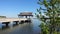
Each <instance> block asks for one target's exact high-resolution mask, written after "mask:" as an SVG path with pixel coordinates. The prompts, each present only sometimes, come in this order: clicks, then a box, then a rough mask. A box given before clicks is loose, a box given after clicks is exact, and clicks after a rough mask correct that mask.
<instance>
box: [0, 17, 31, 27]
mask: <svg viewBox="0 0 60 34" xmlns="http://www.w3.org/2000/svg"><path fill="white" fill-rule="evenodd" d="M28 21H29V22H30V21H31V20H29V19H27V18H0V23H2V24H6V26H8V24H9V23H10V22H14V23H16V24H18V23H23V22H28Z"/></svg>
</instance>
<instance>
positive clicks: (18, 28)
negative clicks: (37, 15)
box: [0, 19, 41, 34]
mask: <svg viewBox="0 0 60 34" xmlns="http://www.w3.org/2000/svg"><path fill="white" fill-rule="evenodd" d="M39 25H40V21H39V20H38V19H32V23H24V24H19V25H15V26H13V25H12V24H9V27H2V24H0V34H39V33H40V31H41V30H40V27H39Z"/></svg>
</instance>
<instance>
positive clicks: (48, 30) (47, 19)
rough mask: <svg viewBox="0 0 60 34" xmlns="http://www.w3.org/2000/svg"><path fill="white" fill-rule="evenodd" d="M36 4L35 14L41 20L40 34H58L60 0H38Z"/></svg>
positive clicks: (59, 27)
mask: <svg viewBox="0 0 60 34" xmlns="http://www.w3.org/2000/svg"><path fill="white" fill-rule="evenodd" d="M38 4H39V5H40V8H39V9H37V11H38V14H36V16H37V18H38V19H39V20H41V21H42V23H41V24H40V27H41V34H60V33H59V32H60V31H59V30H60V23H59V22H60V16H59V15H60V0H39V1H38ZM43 6H44V7H45V8H42V7H43ZM42 10H43V11H42Z"/></svg>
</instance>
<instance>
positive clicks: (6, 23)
mask: <svg viewBox="0 0 60 34" xmlns="http://www.w3.org/2000/svg"><path fill="white" fill-rule="evenodd" d="M9 23H10V22H3V23H2V24H5V25H6V27H7V26H8V24H9Z"/></svg>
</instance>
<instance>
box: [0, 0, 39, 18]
mask: <svg viewBox="0 0 60 34" xmlns="http://www.w3.org/2000/svg"><path fill="white" fill-rule="evenodd" d="M37 2H38V0H0V15H1V16H7V17H17V16H18V14H19V13H20V12H33V13H36V12H37V11H36V9H37V8H38V7H39V5H38V4H37Z"/></svg>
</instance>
